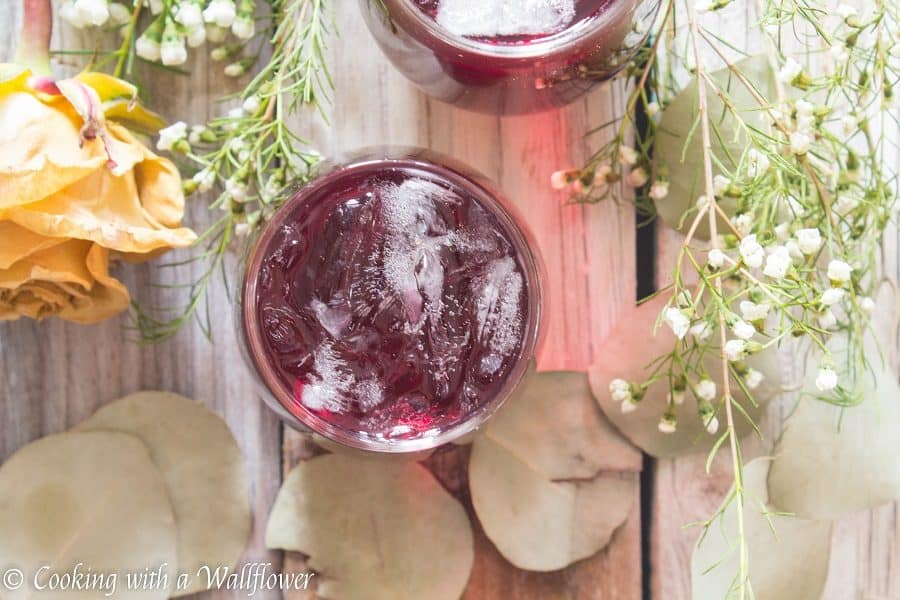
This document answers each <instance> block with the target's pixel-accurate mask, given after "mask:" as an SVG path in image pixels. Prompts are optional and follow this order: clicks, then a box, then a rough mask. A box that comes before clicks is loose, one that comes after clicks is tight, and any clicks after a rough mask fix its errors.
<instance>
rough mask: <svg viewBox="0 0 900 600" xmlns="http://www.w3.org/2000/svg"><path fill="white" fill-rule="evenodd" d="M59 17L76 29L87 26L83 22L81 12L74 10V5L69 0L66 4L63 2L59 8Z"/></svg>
mask: <svg viewBox="0 0 900 600" xmlns="http://www.w3.org/2000/svg"><path fill="white" fill-rule="evenodd" d="M59 16H60V17H62V19H63V20H64V21H65V22H66V23H68V24H69V25H71V26H72V27H75V28H77V29H81V28H82V27H85V26H86V25H87V21H85V20H84V17H83V16H82V14H81V12H80V11H79V10H78V9H77V8H75V3H74V2H72V1H71V0H69V1H68V2H63V4H62V5H60V7H59Z"/></svg>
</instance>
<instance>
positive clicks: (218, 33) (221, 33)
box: [206, 24, 228, 44]
mask: <svg viewBox="0 0 900 600" xmlns="http://www.w3.org/2000/svg"><path fill="white" fill-rule="evenodd" d="M227 36H228V30H227V29H225V28H224V27H219V26H218V25H212V24H207V26H206V39H207V40H209V41H210V42H212V43H213V44H221V43H222V42H224V41H225V38H226V37H227Z"/></svg>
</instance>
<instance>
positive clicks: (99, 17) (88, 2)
mask: <svg viewBox="0 0 900 600" xmlns="http://www.w3.org/2000/svg"><path fill="white" fill-rule="evenodd" d="M75 10H77V11H78V12H79V14H80V15H81V18H82V20H83V21H84V22H85V23H86V24H88V25H94V26H97V27H99V26H100V25H103V24H104V23H106V22H107V21H108V20H109V2H108V1H107V0H75Z"/></svg>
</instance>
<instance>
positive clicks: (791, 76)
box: [778, 58, 803, 83]
mask: <svg viewBox="0 0 900 600" xmlns="http://www.w3.org/2000/svg"><path fill="white" fill-rule="evenodd" d="M802 72H803V67H802V66H801V65H800V63H798V62H797V61H796V60H794V59H793V58H788V59H787V61H785V63H784V65H783V66H782V67H781V70H780V71H778V79H779V80H780V81H782V82H784V83H791V82H793V81H794V80H795V79H796V78H797V77H799V76H800V74H801V73H802Z"/></svg>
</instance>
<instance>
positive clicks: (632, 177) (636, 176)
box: [628, 167, 650, 187]
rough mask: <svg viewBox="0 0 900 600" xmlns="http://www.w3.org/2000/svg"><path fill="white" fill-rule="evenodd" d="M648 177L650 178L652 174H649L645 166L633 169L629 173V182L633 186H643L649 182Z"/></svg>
mask: <svg viewBox="0 0 900 600" xmlns="http://www.w3.org/2000/svg"><path fill="white" fill-rule="evenodd" d="M648 179H650V176H649V175H647V171H646V170H644V167H638V168H636V169H632V170H631V172H630V173H629V174H628V183H629V184H630V185H631V187H641V186H643V185H644V184H645V183H647V180H648Z"/></svg>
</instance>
